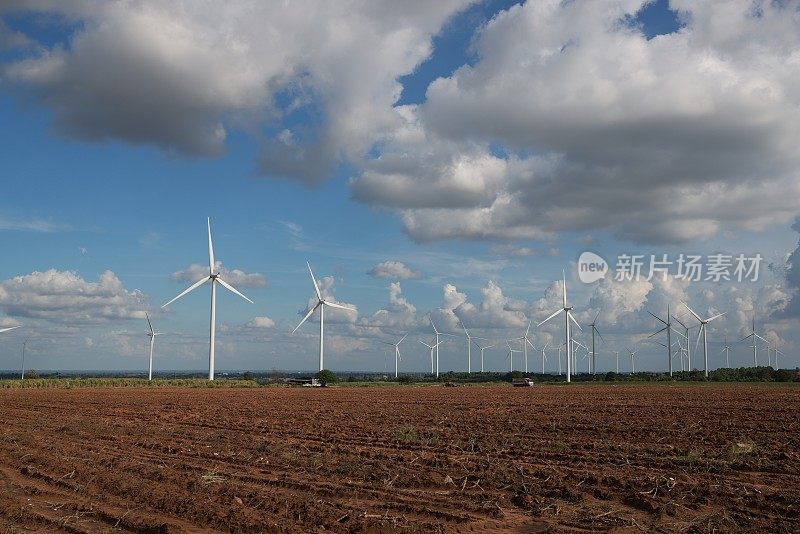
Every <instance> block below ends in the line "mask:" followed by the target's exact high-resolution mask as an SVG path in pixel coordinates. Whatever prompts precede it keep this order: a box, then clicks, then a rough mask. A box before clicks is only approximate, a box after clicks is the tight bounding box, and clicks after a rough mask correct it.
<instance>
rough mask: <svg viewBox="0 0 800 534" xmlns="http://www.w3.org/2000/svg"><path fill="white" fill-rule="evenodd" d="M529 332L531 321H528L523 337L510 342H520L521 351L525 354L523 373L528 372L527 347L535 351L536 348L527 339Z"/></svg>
mask: <svg viewBox="0 0 800 534" xmlns="http://www.w3.org/2000/svg"><path fill="white" fill-rule="evenodd" d="M530 331H531V321H528V328H527V329H525V335H523V336H522V337H517V338H514V339H512V341H522V350H523V352H524V354H525V372H526V373H527V372H528V345H530V346H531V347H532V348H533V350H536V347H534V346H533V343H531V340H530V339H529V338H528V333H529V332H530Z"/></svg>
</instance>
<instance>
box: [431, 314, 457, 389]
mask: <svg viewBox="0 0 800 534" xmlns="http://www.w3.org/2000/svg"><path fill="white" fill-rule="evenodd" d="M428 320H429V321H430V322H431V327H433V333H434V334H436V345H435V346H434V348H435V349H436V378H439V345H441V344H442V342H441V341H439V336H450V337H456V336H455V335H454V334H446V333H444V332H439V331H438V330H437V329H436V325H435V324H433V318H432V317H431V316H430V315H429V316H428Z"/></svg>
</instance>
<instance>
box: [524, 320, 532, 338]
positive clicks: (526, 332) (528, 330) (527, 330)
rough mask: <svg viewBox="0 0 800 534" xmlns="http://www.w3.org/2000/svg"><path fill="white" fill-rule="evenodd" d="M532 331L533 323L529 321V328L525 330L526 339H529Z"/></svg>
mask: <svg viewBox="0 0 800 534" xmlns="http://www.w3.org/2000/svg"><path fill="white" fill-rule="evenodd" d="M530 331H531V322H530V321H528V328H526V329H525V339H527V338H528V332H530Z"/></svg>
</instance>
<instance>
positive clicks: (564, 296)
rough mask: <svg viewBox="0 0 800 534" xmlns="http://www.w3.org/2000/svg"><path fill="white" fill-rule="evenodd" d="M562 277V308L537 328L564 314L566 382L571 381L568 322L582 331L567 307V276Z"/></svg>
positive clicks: (570, 309) (570, 308) (570, 346)
mask: <svg viewBox="0 0 800 534" xmlns="http://www.w3.org/2000/svg"><path fill="white" fill-rule="evenodd" d="M561 274H562V275H563V283H564V287H563V293H562V302H563V307H562V309H560V310H556V311H555V312H553V314H552V315H551V316H550V317H548V318H547V319H545V320H544V321H542V322H541V323H539V324H538V325H537V326H542V325H543V324H544V323H546V322H547V321H549V320H550V319H552V318H553V317H555V316H556V315H558V314H559V313H561V312H564V337H565V339H566V341H565V343H566V345H567V382H571V381H572V343H570V341H572V336H571V335H570V326H569V322H570V321H572V322H573V323H575V326H577V327H578V330H581V331H582V330H583V329H582V328H581V325H579V324H578V321H576V320H575V317H573V316H572V306H568V305H567V275H566V274H565V273H563V272H562V273H561Z"/></svg>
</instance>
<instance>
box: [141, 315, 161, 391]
mask: <svg viewBox="0 0 800 534" xmlns="http://www.w3.org/2000/svg"><path fill="white" fill-rule="evenodd" d="M144 316H145V317H146V318H147V326H148V327H149V328H150V331H149V332H148V333H147V336H148V337H149V338H150V365H149V366H148V369H147V379H148V380H152V379H153V346H154V345H155V344H156V336H160V335H163V334H164V333H163V332H156V331H155V330H153V323H151V322H150V316H149V315H148V314H147V312H144Z"/></svg>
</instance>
